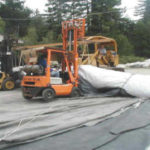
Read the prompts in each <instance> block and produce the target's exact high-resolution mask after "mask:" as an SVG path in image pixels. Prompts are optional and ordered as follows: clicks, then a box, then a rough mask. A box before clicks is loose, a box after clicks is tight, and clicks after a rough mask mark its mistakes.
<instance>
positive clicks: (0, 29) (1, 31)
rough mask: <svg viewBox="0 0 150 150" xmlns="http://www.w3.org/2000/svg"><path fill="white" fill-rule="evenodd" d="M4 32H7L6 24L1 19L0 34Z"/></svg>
mask: <svg viewBox="0 0 150 150" xmlns="http://www.w3.org/2000/svg"><path fill="white" fill-rule="evenodd" d="M4 30H5V22H4V21H3V19H2V18H1V17H0V33H4Z"/></svg>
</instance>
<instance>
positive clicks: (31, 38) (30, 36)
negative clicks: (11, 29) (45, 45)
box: [23, 27, 38, 45]
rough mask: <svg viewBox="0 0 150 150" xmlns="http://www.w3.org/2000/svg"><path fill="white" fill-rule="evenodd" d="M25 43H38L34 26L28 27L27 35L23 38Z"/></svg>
mask: <svg viewBox="0 0 150 150" xmlns="http://www.w3.org/2000/svg"><path fill="white" fill-rule="evenodd" d="M23 41H24V44H25V45H35V44H37V43H38V35H37V32H36V28H35V27H30V28H28V33H27V35H26V36H25V37H24V38H23Z"/></svg>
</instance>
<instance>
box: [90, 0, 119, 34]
mask: <svg viewBox="0 0 150 150" xmlns="http://www.w3.org/2000/svg"><path fill="white" fill-rule="evenodd" d="M120 4H121V0H111V1H108V0H92V1H91V14H90V15H89V18H90V20H91V23H90V26H89V34H98V33H99V34H103V35H111V33H112V32H114V31H117V30H118V21H119V19H120V18H121V12H120V9H119V8H116V6H119V5H120Z"/></svg>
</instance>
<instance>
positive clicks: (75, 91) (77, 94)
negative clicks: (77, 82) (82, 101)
mask: <svg viewBox="0 0 150 150" xmlns="http://www.w3.org/2000/svg"><path fill="white" fill-rule="evenodd" d="M70 96H71V97H80V96H81V92H80V90H79V88H77V87H73V88H72V92H71V94H70Z"/></svg>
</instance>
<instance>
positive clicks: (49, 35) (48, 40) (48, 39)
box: [42, 31, 54, 44]
mask: <svg viewBox="0 0 150 150" xmlns="http://www.w3.org/2000/svg"><path fill="white" fill-rule="evenodd" d="M53 42H54V32H53V31H49V32H48V33H47V34H46V36H45V37H43V40H42V43H45V44H47V43H53Z"/></svg>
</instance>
